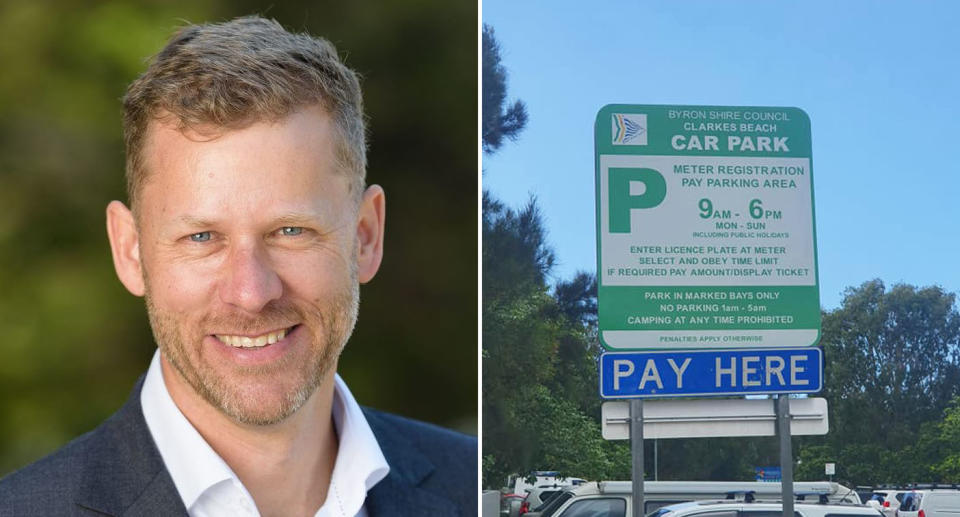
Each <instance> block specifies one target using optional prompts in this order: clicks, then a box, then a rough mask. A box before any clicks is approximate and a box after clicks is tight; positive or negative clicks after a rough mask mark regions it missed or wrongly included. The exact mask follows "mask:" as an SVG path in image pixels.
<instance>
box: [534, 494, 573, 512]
mask: <svg viewBox="0 0 960 517" xmlns="http://www.w3.org/2000/svg"><path fill="white" fill-rule="evenodd" d="M562 493H563V492H562V491H561V490H556V491H551V492H550V495H547V496H543V497H541V498H540V500H541V501H543V502H542V503H540V504H539V505H538V506H537V507H536V508H534V509H533V510H531V511H533V512H542V511H544V510H545V509H546V508H547V505H549V504H550V501H553V500H554V499H556V498H557V497H559V496H560V494H562ZM564 501H566V499H564Z"/></svg>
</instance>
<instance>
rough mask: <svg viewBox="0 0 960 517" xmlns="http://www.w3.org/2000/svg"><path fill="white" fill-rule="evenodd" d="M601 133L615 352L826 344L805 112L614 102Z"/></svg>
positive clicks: (600, 175)
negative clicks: (822, 338)
mask: <svg viewBox="0 0 960 517" xmlns="http://www.w3.org/2000/svg"><path fill="white" fill-rule="evenodd" d="M595 139H596V140H595V144H596V174H597V176H596V181H597V189H596V191H597V239H598V243H597V244H598V246H597V255H598V256H597V269H598V271H597V277H598V280H599V293H598V305H599V307H598V311H599V330H600V339H601V342H602V343H603V345H604V346H605V347H606V348H607V349H609V350H649V349H662V348H678V349H724V348H770V347H805V346H811V345H815V344H817V342H818V341H819V337H820V295H819V287H818V284H817V263H816V244H815V242H816V239H815V235H814V231H815V230H814V213H813V174H812V170H811V146H810V120H809V118H808V117H807V115H806V113H804V112H803V111H802V110H800V109H797V108H770V107H764V108H760V107H756V108H753V107H719V106H648V105H608V106H605V107H604V108H603V109H601V110H600V112H599V114H598V115H597V121H596V128H595Z"/></svg>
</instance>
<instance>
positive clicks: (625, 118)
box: [613, 113, 647, 145]
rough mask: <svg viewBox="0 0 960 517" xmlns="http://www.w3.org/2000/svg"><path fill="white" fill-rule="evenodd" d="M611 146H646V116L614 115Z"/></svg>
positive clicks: (638, 114)
mask: <svg viewBox="0 0 960 517" xmlns="http://www.w3.org/2000/svg"><path fill="white" fill-rule="evenodd" d="M613 145H647V115H646V114H643V113H614V114H613Z"/></svg>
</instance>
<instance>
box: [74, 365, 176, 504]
mask: <svg viewBox="0 0 960 517" xmlns="http://www.w3.org/2000/svg"><path fill="white" fill-rule="evenodd" d="M143 379H144V377H142V376H141V377H140V380H138V381H137V384H136V385H135V386H134V388H133V393H131V394H130V397H129V398H128V399H127V402H126V404H124V405H123V407H122V408H120V410H119V411H117V412H116V413H115V414H114V415H113V416H111V417H110V418H109V419H107V421H106V422H104V424H103V425H102V426H101V427H100V428H99V429H98V430H97V431H95V432H94V433H93V434H91V435H90V436H89V440H91V443H90V446H89V447H88V454H87V456H86V458H85V461H84V466H83V469H84V474H83V486H82V487H80V490H79V491H78V493H79V495H78V496H77V497H78V499H77V501H76V503H77V505H78V506H80V507H81V508H85V509H88V510H93V511H95V512H99V513H101V514H106V515H114V516H120V515H186V514H187V509H186V508H185V507H184V506H183V501H182V500H181V499H180V494H179V493H178V492H177V489H176V486H175V485H174V484H173V479H172V478H171V477H170V473H169V472H167V469H166V467H165V466H164V464H163V459H162V458H161V457H160V452H159V451H158V450H157V446H156V445H155V444H154V443H153V437H152V436H151V435H150V430H149V429H148V428H147V422H146V420H144V418H143V410H142V408H141V407H140V390H141V388H142V387H143Z"/></svg>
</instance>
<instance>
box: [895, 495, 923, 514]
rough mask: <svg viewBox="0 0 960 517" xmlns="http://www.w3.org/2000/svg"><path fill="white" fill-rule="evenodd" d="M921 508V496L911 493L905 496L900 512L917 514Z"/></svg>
mask: <svg viewBox="0 0 960 517" xmlns="http://www.w3.org/2000/svg"><path fill="white" fill-rule="evenodd" d="M919 507H920V494H918V493H914V492H911V493H909V494H906V495H904V496H903V501H901V502H900V511H903V512H915V511H917V508H919Z"/></svg>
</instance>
